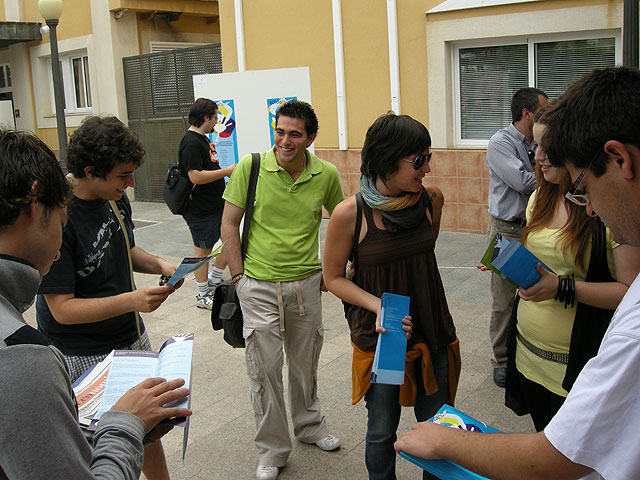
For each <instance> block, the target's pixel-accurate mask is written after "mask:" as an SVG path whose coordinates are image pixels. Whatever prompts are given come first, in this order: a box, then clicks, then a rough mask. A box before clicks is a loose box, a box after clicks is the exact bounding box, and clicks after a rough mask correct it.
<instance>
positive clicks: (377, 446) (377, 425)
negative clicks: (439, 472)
mask: <svg viewBox="0 0 640 480" xmlns="http://www.w3.org/2000/svg"><path fill="white" fill-rule="evenodd" d="M431 361H432V362H433V370H434V372H435V375H436V382H437V383H438V391H437V392H436V393H434V394H433V395H427V394H426V393H425V390H424V383H423V382H422V380H421V379H419V380H418V382H417V384H418V391H417V395H416V404H415V406H414V407H413V408H414V412H415V415H416V420H417V421H419V422H422V421H424V420H427V419H428V418H431V417H432V416H433V415H434V414H435V413H436V412H437V411H438V409H439V408H440V407H441V406H442V405H443V404H445V403H447V402H448V401H449V380H448V373H449V362H448V360H447V352H446V350H445V351H443V352H440V353H438V354H437V355H433V356H432V359H431ZM415 367H416V373H417V374H418V373H419V372H421V371H422V358H419V359H418V360H417V361H416V363H415ZM399 394H400V386H399V385H383V384H380V383H374V384H371V387H370V388H369V391H368V392H367V394H366V395H365V396H364V400H365V402H366V404H367V410H368V411H369V415H368V417H369V418H368V422H367V436H366V447H365V464H366V466H367V471H368V472H369V480H395V478H396V452H395V450H394V449H393V444H394V443H395V441H396V438H397V437H396V431H397V429H398V423H399V422H400V410H401V407H400V403H399ZM423 478H436V477H432V476H430V475H429V474H428V473H427V472H424V476H423Z"/></svg>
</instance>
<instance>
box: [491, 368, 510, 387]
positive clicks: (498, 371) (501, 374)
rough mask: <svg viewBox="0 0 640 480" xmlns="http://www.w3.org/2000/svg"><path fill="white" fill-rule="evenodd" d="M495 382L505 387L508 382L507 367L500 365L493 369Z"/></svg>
mask: <svg viewBox="0 0 640 480" xmlns="http://www.w3.org/2000/svg"><path fill="white" fill-rule="evenodd" d="M493 383H495V384H496V385H497V386H499V387H500V388H504V386H505V385H506V383H507V369H506V368H504V367H498V368H494V369H493Z"/></svg>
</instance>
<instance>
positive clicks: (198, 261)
mask: <svg viewBox="0 0 640 480" xmlns="http://www.w3.org/2000/svg"><path fill="white" fill-rule="evenodd" d="M222 246H223V244H221V245H220V246H219V247H218V248H216V249H215V250H213V251H212V252H211V253H210V254H209V255H207V256H206V257H186V258H184V259H183V260H182V262H180V265H178V268H177V269H176V271H175V272H173V275H171V278H170V279H169V280H168V281H167V285H171V286H172V287H173V286H175V284H176V283H178V282H179V281H180V280H182V279H183V278H184V277H186V276H187V275H189V274H190V273H191V272H195V271H196V270H198V269H199V268H200V267H201V266H202V265H204V264H205V263H209V262H210V261H211V259H212V258H213V257H215V256H216V255H218V254H219V253H220V252H221V251H222Z"/></svg>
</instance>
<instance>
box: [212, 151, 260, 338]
mask: <svg viewBox="0 0 640 480" xmlns="http://www.w3.org/2000/svg"><path fill="white" fill-rule="evenodd" d="M259 172H260V154H259V153H252V154H251V174H250V175H249V187H248V188H247V201H246V203H245V210H244V223H243V227H242V244H241V247H240V248H241V252H242V258H243V259H244V255H245V253H246V251H247V243H248V241H249V227H250V225H251V216H252V214H253V202H254V199H255V196H256V185H257V184H258V173H259ZM243 323H244V320H243V318H242V310H241V309H240V300H239V299H238V294H237V293H236V286H235V285H234V284H233V282H232V281H231V279H229V280H225V281H224V282H222V283H221V284H220V285H218V287H217V288H216V291H215V292H214V294H213V304H212V306H211V326H212V327H213V329H214V330H220V329H222V330H223V331H224V341H225V342H227V343H228V344H229V345H231V346H232V347H233V348H244V346H245V344H244V336H243V335H242V327H243Z"/></svg>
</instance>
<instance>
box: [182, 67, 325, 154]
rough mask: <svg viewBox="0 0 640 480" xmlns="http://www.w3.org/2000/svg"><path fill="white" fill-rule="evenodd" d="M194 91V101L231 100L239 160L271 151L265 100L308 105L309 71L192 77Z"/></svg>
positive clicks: (263, 71)
mask: <svg viewBox="0 0 640 480" xmlns="http://www.w3.org/2000/svg"><path fill="white" fill-rule="evenodd" d="M193 90H194V95H195V98H200V97H205V98H210V99H211V100H214V101H216V100H233V103H234V108H235V121H236V136H237V144H238V155H239V157H240V158H242V157H243V156H245V155H247V154H249V153H251V152H264V151H266V150H268V149H269V148H270V147H271V140H270V134H269V109H268V107H267V100H269V99H274V98H282V97H296V98H297V99H298V100H304V101H305V102H309V103H311V84H310V79H309V67H296V68H278V69H273V70H249V71H246V72H231V73H216V74H207V75H194V76H193ZM310 150H312V151H313V145H312V146H311V148H310Z"/></svg>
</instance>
